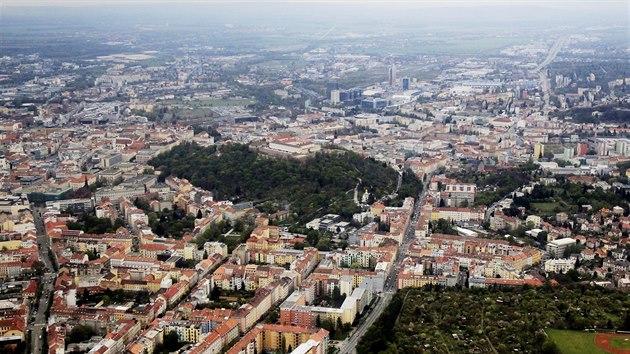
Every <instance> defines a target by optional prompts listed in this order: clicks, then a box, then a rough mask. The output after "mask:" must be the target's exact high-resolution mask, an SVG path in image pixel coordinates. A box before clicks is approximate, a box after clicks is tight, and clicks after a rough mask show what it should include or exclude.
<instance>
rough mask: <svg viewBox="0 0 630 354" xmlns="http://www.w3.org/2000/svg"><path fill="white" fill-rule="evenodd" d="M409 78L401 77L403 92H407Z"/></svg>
mask: <svg viewBox="0 0 630 354" xmlns="http://www.w3.org/2000/svg"><path fill="white" fill-rule="evenodd" d="M409 81H410V80H409V78H408V77H403V78H402V88H403V90H409Z"/></svg>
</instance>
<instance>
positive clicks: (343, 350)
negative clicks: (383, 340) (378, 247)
mask: <svg viewBox="0 0 630 354" xmlns="http://www.w3.org/2000/svg"><path fill="white" fill-rule="evenodd" d="M430 181H431V175H427V176H426V180H425V181H424V184H423V186H422V192H420V195H419V196H418V200H416V204H415V206H414V211H413V215H412V217H411V221H410V222H409V225H407V229H406V230H405V235H404V237H403V243H402V244H401V245H400V247H399V248H398V254H397V255H396V260H395V261H394V264H393V265H392V268H391V273H390V274H388V276H387V279H386V280H385V291H384V292H383V293H382V294H381V295H379V297H377V299H376V305H374V308H373V309H372V310H370V312H369V314H368V315H367V317H365V320H364V321H363V322H361V324H360V325H359V326H358V327H357V328H356V329H354V330H353V331H352V332H350V335H349V336H348V338H346V340H344V341H343V342H341V346H340V347H339V353H340V354H355V353H356V347H357V345H358V344H359V340H360V339H361V338H362V337H363V336H364V335H365V333H366V332H367V330H368V328H370V326H372V324H374V322H375V321H376V319H377V318H378V317H379V316H380V315H381V313H383V310H385V308H386V307H387V305H389V303H390V301H391V300H392V298H393V297H394V294H395V293H396V288H397V279H398V268H400V264H401V262H402V260H403V259H404V258H405V256H406V254H407V251H408V250H409V245H410V244H411V241H413V239H414V237H415V229H416V224H417V223H418V219H419V218H420V210H421V209H422V200H423V199H424V195H425V193H426V191H427V187H428V185H429V182H430Z"/></svg>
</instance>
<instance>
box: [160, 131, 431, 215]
mask: <svg viewBox="0 0 630 354" xmlns="http://www.w3.org/2000/svg"><path fill="white" fill-rule="evenodd" d="M149 164H150V165H151V166H153V167H155V168H156V169H158V170H160V171H162V174H161V175H160V180H164V179H165V178H166V177H168V176H169V175H175V176H177V177H180V178H186V179H188V180H189V181H190V182H191V183H192V184H193V185H195V186H198V187H200V188H203V189H206V190H209V191H211V192H213V194H214V196H215V198H216V199H217V200H221V199H228V200H232V201H234V202H240V201H254V202H255V203H263V202H265V206H267V209H269V208H268V205H269V204H270V203H271V204H272V205H273V208H272V209H275V210H284V209H285V208H287V207H288V208H289V210H291V211H292V212H294V213H296V214H297V216H298V220H299V221H301V222H303V221H306V220H309V219H312V218H314V217H318V216H321V215H323V214H326V213H335V214H340V215H342V216H343V217H345V218H350V217H352V214H353V213H356V212H358V211H359V208H358V207H357V206H355V204H354V202H353V196H354V188H355V186H356V185H357V183H358V182H359V178H360V179H361V180H362V183H361V186H360V188H359V191H360V193H359V197H360V196H361V194H362V193H363V191H364V190H365V188H367V189H368V190H370V191H371V192H373V193H374V196H375V197H376V198H380V197H382V196H384V195H388V194H389V193H391V192H392V191H394V189H395V188H396V183H397V179H398V174H397V172H396V171H394V169H392V168H390V167H387V166H386V165H385V164H384V163H381V162H377V161H375V160H373V159H366V158H363V157H361V156H360V155H358V154H356V153H353V152H349V151H345V150H334V151H332V152H328V153H318V154H316V155H315V156H312V157H309V158H307V159H306V160H303V161H299V160H296V159H292V158H276V157H268V156H266V155H263V154H260V153H258V152H256V151H253V150H252V149H250V147H249V146H247V145H241V144H230V145H223V146H221V147H220V148H219V149H217V148H216V147H214V146H213V147H202V146H199V145H197V144H194V143H185V144H181V145H179V146H177V147H175V148H173V149H172V150H171V151H169V152H167V153H163V154H160V155H159V156H157V157H155V158H154V159H152V160H150V161H149ZM405 177H406V178H404V180H403V181H404V183H403V187H401V189H400V191H401V195H399V197H398V198H402V197H406V196H408V195H410V196H416V195H417V194H418V193H419V191H420V189H421V188H422V184H421V183H420V181H419V180H418V179H417V178H416V177H415V176H412V175H411V174H409V175H408V176H405ZM271 211H273V210H271Z"/></svg>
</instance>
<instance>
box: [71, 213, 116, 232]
mask: <svg viewBox="0 0 630 354" xmlns="http://www.w3.org/2000/svg"><path fill="white" fill-rule="evenodd" d="M67 225H68V229H70V230H81V231H83V232H85V233H88V234H105V233H114V232H116V230H117V229H118V228H119V227H123V226H125V222H124V221H123V220H122V219H119V218H117V219H116V220H115V221H114V222H112V220H111V219H109V218H98V217H96V216H94V215H91V214H88V213H82V214H80V215H79V216H78V218H77V221H68V224H67Z"/></svg>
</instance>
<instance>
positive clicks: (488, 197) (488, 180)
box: [448, 161, 538, 205]
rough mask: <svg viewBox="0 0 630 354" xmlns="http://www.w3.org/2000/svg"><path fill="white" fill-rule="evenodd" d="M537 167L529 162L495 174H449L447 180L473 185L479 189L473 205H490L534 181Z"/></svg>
mask: <svg viewBox="0 0 630 354" xmlns="http://www.w3.org/2000/svg"><path fill="white" fill-rule="evenodd" d="M536 169H538V166H537V165H535V164H534V163H533V162H531V161H529V162H527V163H524V164H522V165H521V166H519V167H518V168H515V169H500V170H497V171H496V172H495V173H490V174H486V173H482V172H478V171H463V172H459V173H454V174H449V175H448V177H449V178H455V179H457V181H458V182H460V183H474V184H476V185H477V186H478V187H479V193H477V196H476V197H475V205H491V204H492V203H494V202H496V201H499V200H501V198H503V197H505V196H506V195H507V194H509V193H511V192H512V191H514V190H515V189H517V188H520V187H522V186H523V185H525V184H528V183H529V182H530V181H532V180H533V179H534V174H533V171H535V170H536Z"/></svg>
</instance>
